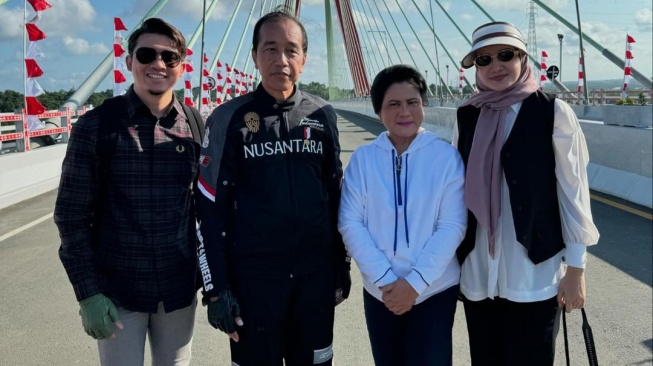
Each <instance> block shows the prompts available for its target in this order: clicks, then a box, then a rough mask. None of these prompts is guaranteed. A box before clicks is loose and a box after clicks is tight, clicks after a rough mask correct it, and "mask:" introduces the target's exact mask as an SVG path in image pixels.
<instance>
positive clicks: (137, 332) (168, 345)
mask: <svg viewBox="0 0 653 366" xmlns="http://www.w3.org/2000/svg"><path fill="white" fill-rule="evenodd" d="M196 307H197V300H195V301H193V304H192V305H190V306H188V307H186V308H183V309H179V310H175V311H173V312H170V313H166V312H165V311H164V309H163V303H159V308H158V309H157V312H156V313H153V314H151V313H138V312H134V311H128V310H125V309H123V308H120V307H119V308H118V312H119V314H120V321H121V322H122V324H123V326H124V329H122V330H117V332H116V335H117V336H116V338H113V339H103V340H99V341H98V349H99V351H100V365H102V366H142V365H143V357H144V352H145V338H146V336H147V337H148V338H149V341H150V351H151V354H152V366H187V365H189V364H190V356H191V344H192V341H193V326H194V324H195V309H196Z"/></svg>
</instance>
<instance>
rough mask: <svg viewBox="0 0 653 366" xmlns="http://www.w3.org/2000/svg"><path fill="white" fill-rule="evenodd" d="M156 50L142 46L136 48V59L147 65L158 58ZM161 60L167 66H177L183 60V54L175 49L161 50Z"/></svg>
mask: <svg viewBox="0 0 653 366" xmlns="http://www.w3.org/2000/svg"><path fill="white" fill-rule="evenodd" d="M156 54H157V53H156V50H155V49H154V48H149V47H141V48H139V49H137V50H136V59H137V60H138V62H140V63H142V64H143V65H147V64H149V63H151V62H153V61H154V60H156ZM161 60H163V63H164V64H166V66H167V67H177V65H179V62H181V56H180V55H179V54H178V53H177V52H174V51H168V50H164V51H161Z"/></svg>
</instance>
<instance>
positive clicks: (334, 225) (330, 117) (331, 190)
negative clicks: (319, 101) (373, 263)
mask: <svg viewBox="0 0 653 366" xmlns="http://www.w3.org/2000/svg"><path fill="white" fill-rule="evenodd" d="M324 111H325V113H326V116H327V121H328V123H327V126H326V127H327V128H328V129H329V132H330V133H329V136H330V137H331V140H330V141H329V145H328V149H325V152H326V154H325V157H326V158H325V161H324V166H323V170H322V171H323V177H322V179H323V181H324V182H325V184H326V187H327V192H328V194H329V214H330V217H331V229H332V232H333V237H334V245H335V261H336V262H335V266H336V269H350V265H351V264H350V262H351V258H350V257H349V254H348V253H347V250H346V249H345V244H344V242H343V240H342V236H341V235H340V232H339V231H338V209H339V207H340V195H341V191H340V189H341V185H342V179H343V170H342V161H341V160H340V139H339V134H338V126H337V120H338V117H337V115H336V111H335V110H334V109H333V107H332V106H331V105H326V106H325V107H324Z"/></svg>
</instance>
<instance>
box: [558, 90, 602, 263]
mask: <svg viewBox="0 0 653 366" xmlns="http://www.w3.org/2000/svg"><path fill="white" fill-rule="evenodd" d="M555 102H556V104H555V107H554V111H555V114H554V122H553V151H554V154H555V162H556V165H555V174H556V180H557V188H558V201H559V202H558V203H559V207H560V220H561V223H562V237H563V239H564V241H565V247H566V248H565V257H566V264H568V265H570V266H573V267H578V268H585V265H586V263H587V254H586V251H587V246H589V245H594V244H596V243H597V242H598V241H599V237H600V235H599V231H598V230H597V228H596V226H595V225H594V220H593V219H592V210H591V207H590V188H589V182H588V177H587V164H588V163H589V152H588V151H587V144H586V142H585V136H584V135H583V130H582V129H581V127H580V123H579V122H578V119H577V118H576V114H575V113H574V111H573V110H572V109H571V107H569V105H568V104H567V103H565V102H563V101H561V100H560V99H556V100H555Z"/></svg>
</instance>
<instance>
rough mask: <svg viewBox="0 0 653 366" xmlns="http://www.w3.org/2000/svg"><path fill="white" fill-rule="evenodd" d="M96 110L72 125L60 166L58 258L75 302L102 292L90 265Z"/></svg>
mask: <svg viewBox="0 0 653 366" xmlns="http://www.w3.org/2000/svg"><path fill="white" fill-rule="evenodd" d="M92 116H96V114H95V113H93V114H90V113H89V114H86V115H84V116H82V117H80V119H79V120H78V121H77V122H76V123H75V124H74V126H73V129H72V131H71V133H70V140H69V141H68V146H67V148H66V155H65V157H64V159H63V164H62V167H61V179H60V182H59V191H58V193H57V199H56V202H55V207H54V222H55V224H56V225H57V228H58V229H59V237H60V238H61V246H60V247H59V259H60V260H61V263H62V264H63V266H64V268H65V270H66V273H67V274H68V279H69V280H70V283H71V284H72V285H73V290H74V291H75V296H76V298H77V300H78V301H81V300H83V299H86V298H88V297H91V296H93V295H96V294H98V293H100V292H101V289H100V288H99V285H98V281H97V276H96V269H95V267H94V265H93V262H94V258H93V256H94V250H93V240H94V239H93V229H92V224H93V214H94V211H95V207H96V204H97V195H98V177H97V169H98V166H97V164H98V158H97V153H96V143H97V122H98V121H99V120H98V118H97V117H95V118H94V117H92Z"/></svg>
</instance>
